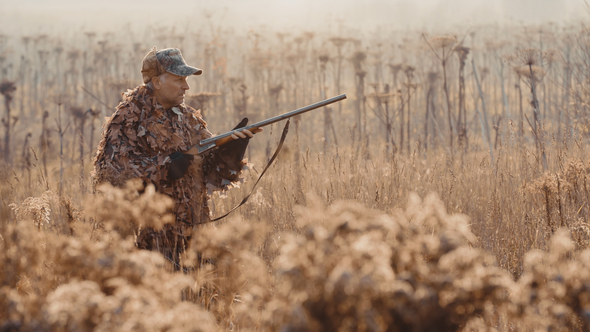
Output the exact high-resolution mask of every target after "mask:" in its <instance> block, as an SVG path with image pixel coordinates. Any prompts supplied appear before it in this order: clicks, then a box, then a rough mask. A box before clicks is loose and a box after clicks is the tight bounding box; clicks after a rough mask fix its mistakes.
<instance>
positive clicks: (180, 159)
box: [168, 152, 195, 180]
mask: <svg viewBox="0 0 590 332" xmlns="http://www.w3.org/2000/svg"><path fill="white" fill-rule="evenodd" d="M193 159H195V156H193V155H192V154H186V153H181V152H174V153H173V154H171V155H170V160H171V161H170V166H169V167H168V179H169V180H178V179H180V178H181V177H183V176H184V174H185V173H186V170H187V169H188V167H189V166H190V164H191V162H192V161H193Z"/></svg>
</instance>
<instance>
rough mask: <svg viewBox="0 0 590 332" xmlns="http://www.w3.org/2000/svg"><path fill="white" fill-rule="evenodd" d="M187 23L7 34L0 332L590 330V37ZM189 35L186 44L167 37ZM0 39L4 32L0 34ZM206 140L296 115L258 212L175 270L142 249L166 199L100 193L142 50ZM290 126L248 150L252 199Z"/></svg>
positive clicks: (0, 147) (1, 54) (1, 51)
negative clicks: (189, 73)
mask: <svg viewBox="0 0 590 332" xmlns="http://www.w3.org/2000/svg"><path fill="white" fill-rule="evenodd" d="M205 18H206V20H205V21H204V23H203V25H204V26H203V27H199V28H194V27H187V28H186V30H183V31H179V29H175V28H172V27H167V26H159V27H157V28H154V27H151V26H150V27H145V28H141V29H138V28H134V27H131V26H122V27H121V28H120V29H118V30H116V31H117V32H111V33H105V32H102V31H92V30H90V29H87V30H85V31H58V32H55V31H54V32H48V33H37V34H34V35H28V34H18V33H4V34H2V35H0V93H1V95H2V98H1V100H2V101H3V103H2V105H3V107H1V108H0V109H1V110H2V112H1V113H0V115H1V118H2V126H1V129H0V133H1V134H2V137H1V138H2V139H1V141H0V154H1V155H2V158H1V159H0V331H13V330H14V331H16V330H19V331H44V330H47V331H86V330H88V331H90V330H97V331H112V330H121V331H129V330H134V331H135V330H136V331H146V330H157V331H185V330H195V331H216V330H220V331H226V330H230V331H277V330H283V331H455V330H456V331H545V330H546V331H549V330H551V331H588V330H590V249H589V245H590V225H589V224H588V223H589V222H590V220H589V218H590V205H589V199H590V160H589V159H588V157H587V154H588V144H589V141H590V140H589V139H590V104H589V103H588V100H590V30H589V29H587V28H585V26H584V24H583V23H575V24H574V23H572V24H569V25H567V24H544V25H538V26H531V25H503V26H500V25H489V26H488V25H483V26H472V27H456V28H454V30H449V31H448V32H446V33H440V34H435V33H425V32H422V31H417V30H404V31H394V30H386V29H383V30H377V31H365V30H361V29H356V28H355V27H354V26H347V25H346V23H342V26H341V27H339V29H338V30H339V31H340V32H339V33H335V32H333V31H330V32H328V31H307V30H305V29H301V30H300V31H290V32H275V31H272V29H263V28H259V29H251V30H248V31H241V30H232V29H228V28H226V27H225V26H224V25H223V22H222V21H220V20H218V19H216V16H215V15H214V14H213V15H208V16H206V17H205ZM183 29H185V28H183ZM1 31H3V30H0V32H1ZM154 45H156V46H158V47H159V48H164V47H178V48H179V49H181V51H182V52H183V55H184V58H185V59H186V60H187V62H188V63H189V64H191V65H194V66H197V67H199V68H202V69H203V72H204V73H203V75H201V76H199V77H192V78H190V80H189V83H190V84H191V90H190V91H189V93H190V95H189V96H188V97H187V100H186V103H187V104H189V105H191V106H194V107H195V108H197V109H201V111H202V113H203V115H204V117H205V119H206V121H207V122H208V124H209V126H210V128H211V130H212V131H213V132H215V133H221V132H224V131H227V130H229V129H231V128H232V127H233V126H234V125H235V124H236V123H237V122H238V121H239V120H240V119H241V118H242V117H244V116H247V117H249V118H250V121H259V120H263V119H264V118H267V117H270V116H274V115H277V114H280V113H283V112H286V111H290V110H294V109H296V108H298V107H302V106H304V105H307V104H311V103H313V102H317V101H320V100H322V99H326V98H329V97H332V96H335V95H337V94H341V93H346V94H347V96H348V99H347V100H345V101H344V102H341V103H338V104H334V105H332V106H331V107H329V108H324V109H319V110H316V111H314V112H312V113H308V114H305V115H302V116H300V117H298V118H296V119H294V121H293V123H292V124H291V128H290V132H289V136H288V139H287V142H286V145H285V147H284V148H283V151H281V154H280V155H279V158H278V160H277V161H276V164H274V165H273V166H272V167H271V168H270V169H269V171H268V173H267V175H265V177H264V178H263V179H262V181H261V183H260V185H259V187H258V188H257V189H256V190H255V192H254V194H253V196H252V197H251V199H250V201H249V202H248V203H247V204H246V205H244V206H243V207H241V208H240V209H239V210H237V211H236V212H234V213H233V214H231V215H230V216H229V217H228V218H226V219H224V220H222V221H219V222H216V223H214V224H209V225H203V226H201V227H199V228H198V229H197V231H196V233H195V236H194V237H193V239H192V240H191V246H190V248H189V250H188V251H187V252H185V254H184V255H183V257H182V262H183V265H184V269H183V272H184V273H183V272H174V270H173V268H172V267H171V265H170V263H169V262H167V261H166V260H165V259H164V257H163V256H162V255H161V254H159V253H157V252H149V251H145V250H139V249H137V248H136V247H135V245H134V235H135V234H136V233H137V230H138V228H139V227H145V226H153V227H161V226H162V224H163V223H165V222H169V221H170V220H172V219H171V218H170V216H169V215H166V213H167V211H168V209H169V208H170V206H171V202H170V200H169V199H167V197H166V196H164V195H161V194H159V193H156V192H154V190H153V189H150V188H147V189H146V190H145V191H144V193H143V194H141V195H139V194H138V191H141V190H142V189H143V188H140V187H141V185H139V184H138V183H137V182H133V181H132V182H129V183H128V185H127V186H126V187H125V188H114V187H110V186H104V187H101V189H100V191H101V192H100V193H99V194H93V193H92V186H91V177H90V171H91V170H92V167H93V165H92V159H93V157H94V155H95V153H96V146H97V144H98V141H99V140H100V137H101V131H102V129H101V126H102V124H103V123H104V118H105V117H108V116H110V115H111V114H112V112H113V110H114V107H115V106H116V105H117V104H118V102H119V101H120V96H121V93H122V92H125V91H126V90H127V89H132V88H134V87H135V86H137V85H139V84H140V83H141V74H140V64H141V59H142V58H143V56H144V55H145V54H146V53H147V52H148V51H149V49H151V47H152V46H154ZM282 125H283V124H282V123H279V124H276V125H273V126H271V127H267V128H265V131H264V132H263V133H261V134H258V135H257V136H256V137H255V138H254V139H253V140H252V141H251V143H250V145H249V150H248V153H247V156H248V158H249V160H250V162H252V163H254V165H255V167H254V169H253V170H252V171H250V174H249V175H248V181H247V182H246V183H245V184H243V185H242V186H241V188H235V189H233V190H231V191H230V192H229V193H228V194H227V196H220V195H216V196H214V197H212V198H211V199H212V205H213V206H214V215H215V216H218V215H221V214H223V213H224V212H225V211H228V210H229V209H231V208H232V207H233V206H235V205H236V204H237V203H239V202H240V200H241V199H242V198H243V196H244V195H246V194H247V193H248V192H249V190H250V188H251V186H252V184H253V183H254V181H255V180H256V179H257V177H258V175H259V172H261V171H262V168H263V167H264V165H266V162H267V161H268V159H269V158H270V156H271V154H272V152H273V151H274V149H275V148H276V145H277V143H278V140H279V138H280V135H281V131H282V128H283V127H282Z"/></svg>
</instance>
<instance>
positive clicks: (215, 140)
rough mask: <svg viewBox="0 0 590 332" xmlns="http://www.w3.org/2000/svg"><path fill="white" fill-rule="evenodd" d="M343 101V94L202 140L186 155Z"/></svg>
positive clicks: (344, 96)
mask: <svg viewBox="0 0 590 332" xmlns="http://www.w3.org/2000/svg"><path fill="white" fill-rule="evenodd" d="M343 99H346V94H341V95H339V96H336V97H332V98H330V99H326V100H323V101H320V102H317V103H315V104H311V105H308V106H305V107H302V108H299V109H296V110H294V111H291V112H287V113H284V114H281V115H277V116H275V117H272V118H269V119H266V120H262V121H260V122H256V123H253V124H251V125H248V126H245V127H242V128H238V129H234V130H232V131H228V132H226V133H223V134H221V135H217V136H213V137H210V138H207V139H204V140H201V141H200V142H199V143H198V144H196V145H194V146H192V147H191V148H190V149H189V150H188V151H187V152H186V153H188V154H193V155H199V154H201V153H203V152H205V151H207V150H210V149H213V148H214V147H216V146H221V145H223V144H225V143H228V142H231V141H233V138H232V137H231V135H232V134H233V133H234V132H236V131H241V130H244V129H248V130H250V129H254V128H260V127H264V126H268V125H270V124H273V123H275V122H279V121H281V120H285V119H288V118H291V117H294V116H296V115H299V114H302V113H306V112H309V111H312V110H314V109H316V108H320V107H323V106H327V105H330V104H332V103H335V102H337V101H341V100H343Z"/></svg>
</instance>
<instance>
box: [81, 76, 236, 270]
mask: <svg viewBox="0 0 590 332" xmlns="http://www.w3.org/2000/svg"><path fill="white" fill-rule="evenodd" d="M211 136H212V134H211V132H209V130H208V129H207V124H206V123H205V121H204V120H203V119H202V118H201V115H200V113H199V111H197V110H195V109H193V108H191V107H189V106H186V105H184V104H180V105H177V106H174V107H171V108H170V109H164V108H163V107H162V105H160V104H159V103H158V102H157V101H156V99H155V97H154V95H153V92H152V91H151V89H150V88H149V87H148V86H146V85H141V86H139V87H137V88H135V89H133V90H128V91H127V92H126V93H124V94H123V102H121V103H120V104H119V106H117V108H116V111H115V113H114V114H113V115H112V116H111V117H110V118H107V121H106V123H105V124H104V131H103V138H102V140H101V141H100V143H99V146H98V152H97V155H96V157H95V159H94V171H93V172H92V173H93V185H94V186H95V187H96V185H97V184H100V183H103V182H109V183H111V184H113V185H114V186H122V185H124V184H125V182H126V181H127V180H129V179H132V178H140V179H142V180H143V181H144V183H145V184H153V185H154V186H155V187H156V190H157V191H158V192H160V193H163V194H166V195H169V196H170V197H172V198H173V199H174V202H175V205H174V211H173V212H174V214H175V215H176V223H175V224H174V225H168V227H167V228H165V229H164V230H163V231H160V232H154V231H153V230H150V229H145V230H142V231H141V232H139V235H138V237H137V245H138V246H139V247H141V248H145V249H151V250H153V249H156V250H159V251H161V252H163V253H164V254H165V256H167V257H168V258H170V259H171V260H173V261H175V262H177V260H178V257H177V256H178V254H179V253H180V252H182V251H183V250H184V248H185V247H186V243H187V241H188V239H189V238H190V234H191V230H192V229H193V228H194V226H195V225H198V224H201V223H205V222H207V221H209V220H210V210H209V206H208V202H207V201H208V198H209V195H210V194H211V193H212V192H213V191H218V190H225V189H227V188H229V187H232V186H236V185H237V184H238V183H239V182H241V181H242V179H241V177H240V176H241V171H242V170H243V169H244V168H245V167H246V161H245V160H242V158H243V155H244V152H243V151H244V150H245V146H243V144H242V146H243V149H238V150H237V151H236V150H235V147H231V146H228V147H227V148H226V146H224V148H223V149H214V150H211V151H210V152H208V153H205V154H203V155H199V156H195V158H194V160H193V161H192V162H191V163H190V166H189V168H188V170H187V171H186V174H184V176H182V177H180V178H179V179H177V180H173V179H170V178H169V176H168V175H169V173H168V171H169V167H170V164H171V155H173V154H174V153H175V152H184V151H187V150H188V149H189V148H190V147H191V146H193V145H195V144H197V142H198V141H199V140H202V139H204V138H208V137H211ZM237 141H239V140H236V142H237ZM246 142H247V141H246ZM232 143H233V142H232ZM245 144H246V145H247V143H245Z"/></svg>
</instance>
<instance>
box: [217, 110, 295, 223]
mask: <svg viewBox="0 0 590 332" xmlns="http://www.w3.org/2000/svg"><path fill="white" fill-rule="evenodd" d="M289 123H291V119H290V118H289V120H287V123H286V124H285V128H283V134H282V135H281V140H280V141H279V146H277V149H276V150H275V153H274V154H273V155H272V157H271V158H270V160H269V161H268V164H266V167H264V170H263V171H262V173H261V174H260V176H259V177H258V180H256V182H255V183H254V186H253V187H252V189H251V190H250V193H249V194H248V195H246V197H244V199H242V202H241V203H240V204H238V205H237V206H236V207H234V208H233V209H231V210H229V212H228V213H226V214H224V215H222V216H221V217H217V218H215V219H213V220H209V222H214V221H217V220H220V219H223V218H225V217H227V216H228V215H229V214H230V213H232V212H234V211H235V210H236V209H237V208H239V207H240V206H242V205H244V204H246V202H247V201H248V199H249V198H250V195H252V193H253V192H254V189H256V185H257V184H258V182H260V179H262V176H263V175H264V173H266V171H267V170H268V168H269V167H270V165H272V163H273V161H275V159H276V158H277V156H278V155H279V151H281V148H282V147H283V143H284V142H285V138H286V137H287V133H288V132H289Z"/></svg>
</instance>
